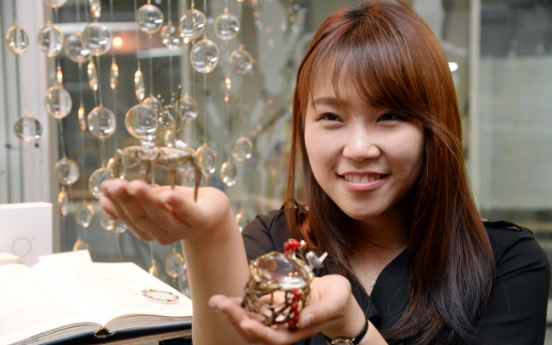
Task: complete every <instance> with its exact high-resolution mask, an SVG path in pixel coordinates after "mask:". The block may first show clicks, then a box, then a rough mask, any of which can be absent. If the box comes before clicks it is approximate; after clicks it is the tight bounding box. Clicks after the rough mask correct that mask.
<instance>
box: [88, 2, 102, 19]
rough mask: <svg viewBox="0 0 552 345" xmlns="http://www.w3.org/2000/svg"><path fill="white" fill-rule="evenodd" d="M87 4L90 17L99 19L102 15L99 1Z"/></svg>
mask: <svg viewBox="0 0 552 345" xmlns="http://www.w3.org/2000/svg"><path fill="white" fill-rule="evenodd" d="M89 4H90V13H91V14H92V17H94V18H96V19H100V16H101V15H102V3H101V2H100V0H89Z"/></svg>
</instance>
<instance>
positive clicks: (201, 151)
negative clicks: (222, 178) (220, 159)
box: [196, 144, 217, 177]
mask: <svg viewBox="0 0 552 345" xmlns="http://www.w3.org/2000/svg"><path fill="white" fill-rule="evenodd" d="M196 157H197V165H198V166H199V168H200V169H201V170H202V171H203V173H204V174H205V175H206V176H207V177H209V176H211V175H213V173H214V172H215V170H216V168H217V153H216V151H215V150H213V149H212V148H210V147H209V146H207V144H203V145H201V146H200V147H199V148H198V149H197V151H196Z"/></svg>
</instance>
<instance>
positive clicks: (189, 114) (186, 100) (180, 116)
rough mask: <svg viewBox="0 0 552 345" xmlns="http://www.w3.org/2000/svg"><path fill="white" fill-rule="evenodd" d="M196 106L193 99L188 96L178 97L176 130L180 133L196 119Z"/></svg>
mask: <svg viewBox="0 0 552 345" xmlns="http://www.w3.org/2000/svg"><path fill="white" fill-rule="evenodd" d="M197 111H198V105H197V102H196V100H195V99H193V98H192V97H190V96H188V95H184V96H182V97H180V100H179V101H178V112H177V116H176V130H177V131H180V130H181V129H182V128H184V127H185V126H187V125H189V124H190V123H192V121H193V120H194V119H195V118H196V117H197Z"/></svg>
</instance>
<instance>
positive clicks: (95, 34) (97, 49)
mask: <svg viewBox="0 0 552 345" xmlns="http://www.w3.org/2000/svg"><path fill="white" fill-rule="evenodd" d="M81 39H82V44H83V45H84V46H85V47H86V48H88V49H89V50H90V53H91V54H92V55H94V56H100V55H102V54H105V53H107V51H108V50H109V49H110V48H111V30H109V28H108V27H107V26H106V25H105V24H102V23H100V22H93V23H89V24H88V25H86V26H85V27H84V30H83V31H82V36H81Z"/></svg>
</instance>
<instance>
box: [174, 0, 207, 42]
mask: <svg viewBox="0 0 552 345" xmlns="http://www.w3.org/2000/svg"><path fill="white" fill-rule="evenodd" d="M206 23H207V19H206V18H205V15H204V14H203V13H202V12H201V11H199V10H197V9H195V8H194V7H193V6H192V8H190V9H189V10H187V11H184V13H182V16H181V17H180V37H181V38H182V40H183V41H184V43H188V42H190V41H192V40H195V39H196V38H198V37H199V36H201V35H203V32H204V31H205V28H206Z"/></svg>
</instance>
